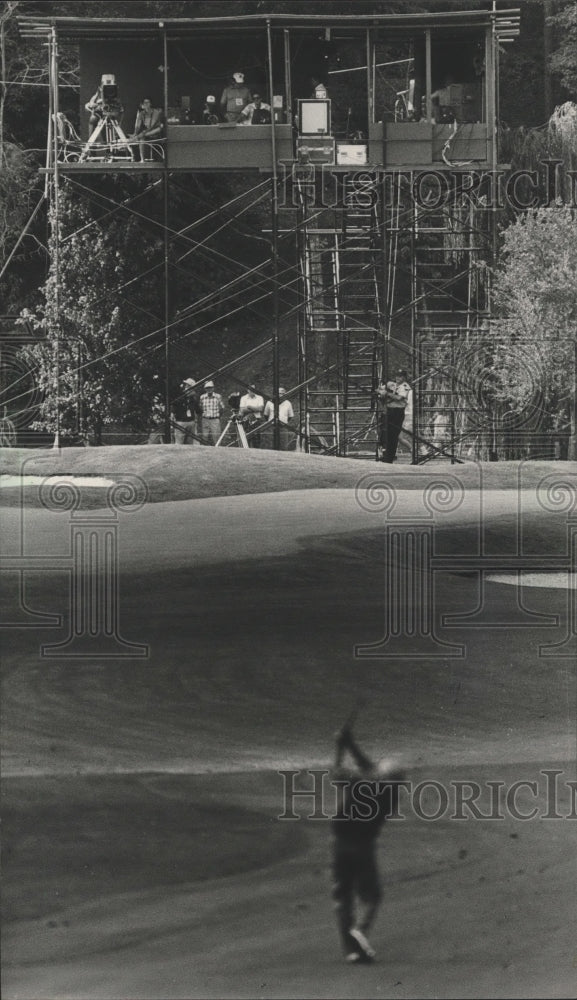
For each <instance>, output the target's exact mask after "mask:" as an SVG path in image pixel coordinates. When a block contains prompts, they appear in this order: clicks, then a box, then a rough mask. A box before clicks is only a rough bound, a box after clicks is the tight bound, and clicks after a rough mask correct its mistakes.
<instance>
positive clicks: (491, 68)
mask: <svg viewBox="0 0 577 1000" xmlns="http://www.w3.org/2000/svg"><path fill="white" fill-rule="evenodd" d="M495 43H496V37H495V15H494V14H493V16H492V18H491V27H490V28H487V31H486V33H485V94H486V101H487V108H486V117H487V142H488V144H489V148H488V150H487V153H488V160H489V163H490V168H491V181H492V185H493V197H492V205H491V266H494V264H495V260H496V258H497V249H498V240H497V236H498V234H497V209H496V205H497V202H498V200H499V199H498V198H497V184H498V181H499V178H498V176H497V122H496V108H495V96H496V90H495V73H496V59H495V48H496V44H495Z"/></svg>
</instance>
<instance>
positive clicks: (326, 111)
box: [299, 100, 331, 135]
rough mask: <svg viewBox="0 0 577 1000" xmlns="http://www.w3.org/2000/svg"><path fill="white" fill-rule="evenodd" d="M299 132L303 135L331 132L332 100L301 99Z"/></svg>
mask: <svg viewBox="0 0 577 1000" xmlns="http://www.w3.org/2000/svg"><path fill="white" fill-rule="evenodd" d="M299 132H300V134H301V135H330V134H331V102H330V100H326V101H318V100H310V101H299Z"/></svg>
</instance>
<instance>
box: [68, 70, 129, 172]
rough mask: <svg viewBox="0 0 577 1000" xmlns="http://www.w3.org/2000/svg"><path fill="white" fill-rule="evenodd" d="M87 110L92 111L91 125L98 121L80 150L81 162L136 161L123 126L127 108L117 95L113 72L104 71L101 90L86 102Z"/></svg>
mask: <svg viewBox="0 0 577 1000" xmlns="http://www.w3.org/2000/svg"><path fill="white" fill-rule="evenodd" d="M86 110H87V111H90V123H91V125H93V124H94V121H96V122H97V124H96V126H95V127H94V128H93V131H92V132H91V134H90V137H89V139H88V142H87V143H86V144H85V145H84V147H83V149H82V152H81V153H80V157H79V161H80V162H81V163H82V162H83V161H84V160H100V161H104V162H107V163H111V162H113V161H115V160H119V161H133V160H134V153H133V150H132V147H131V145H130V143H129V141H128V139H127V137H126V135H125V134H124V132H123V131H122V128H121V125H120V119H121V117H122V112H123V111H124V108H123V107H122V104H121V103H120V100H119V97H118V87H117V85H116V77H115V76H114V75H113V74H107V73H103V75H102V77H101V80H100V86H99V88H98V91H97V93H96V94H95V95H94V97H93V98H92V99H91V101H90V102H89V103H88V104H87V105H86Z"/></svg>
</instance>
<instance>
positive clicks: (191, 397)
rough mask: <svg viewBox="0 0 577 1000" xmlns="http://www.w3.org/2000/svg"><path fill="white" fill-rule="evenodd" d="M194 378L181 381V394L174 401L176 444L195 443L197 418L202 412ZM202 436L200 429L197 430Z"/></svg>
mask: <svg viewBox="0 0 577 1000" xmlns="http://www.w3.org/2000/svg"><path fill="white" fill-rule="evenodd" d="M195 385H196V382H195V381H194V379H193V378H185V379H184V381H183V382H181V383H180V389H181V392H180V394H179V395H178V396H177V397H176V399H174V400H173V403H172V420H173V426H174V443H175V444H194V438H195V430H196V419H197V416H198V417H199V416H200V414H201V413H202V410H201V407H200V403H199V402H198V400H197V398H196V393H195V392H194V387H195ZM197 436H198V437H200V430H199V431H198V432H197Z"/></svg>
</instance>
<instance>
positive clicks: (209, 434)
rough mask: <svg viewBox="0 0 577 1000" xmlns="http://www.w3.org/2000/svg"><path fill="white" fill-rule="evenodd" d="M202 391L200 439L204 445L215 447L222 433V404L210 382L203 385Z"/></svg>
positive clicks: (219, 396) (220, 397)
mask: <svg viewBox="0 0 577 1000" xmlns="http://www.w3.org/2000/svg"><path fill="white" fill-rule="evenodd" d="M204 389H205V391H204V392H203V394H202V396H201V397H200V409H201V413H202V437H203V440H204V442H205V444H211V445H215V444H216V442H217V441H218V439H219V437H220V435H221V433H222V425H221V417H222V415H223V413H224V403H223V401H222V396H221V395H220V394H219V393H218V392H215V391H214V382H213V381H212V380H209V381H208V382H205V383H204Z"/></svg>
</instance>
